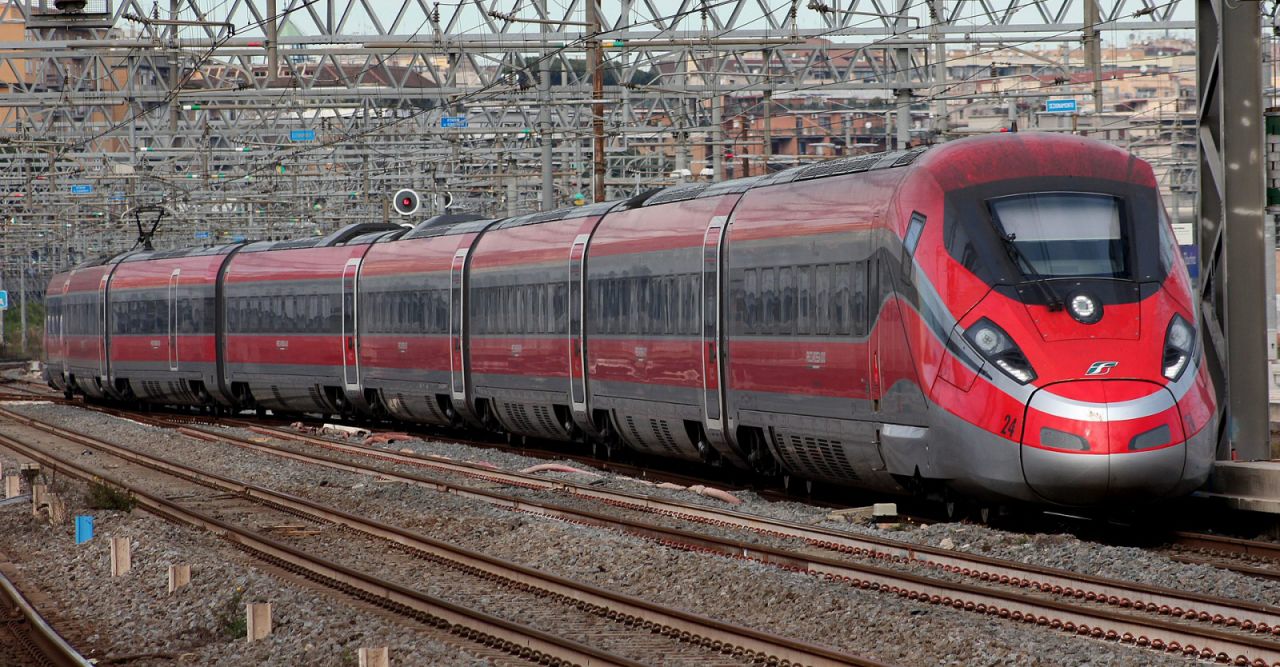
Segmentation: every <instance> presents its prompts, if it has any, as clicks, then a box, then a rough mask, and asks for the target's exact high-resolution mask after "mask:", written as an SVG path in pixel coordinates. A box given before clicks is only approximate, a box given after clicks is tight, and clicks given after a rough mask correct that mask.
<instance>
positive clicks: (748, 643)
mask: <svg viewBox="0 0 1280 667" xmlns="http://www.w3.org/2000/svg"><path fill="white" fill-rule="evenodd" d="M4 413H5V411H3V410H0V414H4ZM4 416H6V417H9V416H10V415H8V414H4ZM27 419H29V418H27ZM21 423H24V425H26V426H31V427H33V428H41V426H40V424H42V423H43V422H40V421H39V420H30V421H29V422H25V421H24V422H21ZM44 426H50V427H52V428H53V429H57V430H58V431H62V429H58V427H53V426H52V425H50V424H44ZM41 430H45V429H43V428H42V429H41ZM46 432H51V433H53V434H54V435H57V436H58V437H62V438H66V439H68V440H70V441H72V442H75V443H77V444H81V445H85V446H88V447H93V448H95V449H98V450H99V451H103V452H106V453H108V454H111V455H112V456H115V457H118V458H121V459H124V460H126V461H129V462H130V463H133V464H136V465H140V466H145V467H148V468H151V469H154V470H159V471H161V472H164V473H166V474H170V475H173V476H176V477H180V478H183V479H186V480H188V481H192V482H195V483H197V484H201V485H204V486H208V487H213V488H216V489H219V490H222V491H226V492H231V493H234V494H237V495H241V496H244V497H247V498H251V499H254V500H257V501H259V502H264V503H266V504H270V505H275V506H277V507H280V508H282V509H284V510H285V511H288V512H290V513H293V514H300V515H304V516H307V517H310V518H315V519H317V520H320V521H322V522H326V523H331V524H336V525H339V526H343V527H347V528H351V529H353V530H356V531H358V532H362V533H365V534H367V535H371V536H373V537H376V538H379V539H383V540H387V541H390V542H393V543H396V544H399V545H401V546H404V547H407V548H409V549H412V550H415V551H420V552H423V553H426V554H428V555H431V556H435V557H439V558H443V559H446V560H449V561H452V562H455V563H457V564H459V565H462V566H464V567H467V568H472V569H476V570H480V571H483V572H485V573H488V574H489V575H493V576H497V577H501V578H503V579H507V580H509V581H511V582H513V583H515V584H517V585H522V586H529V587H534V588H537V589H540V590H542V591H545V592H547V593H549V594H552V595H558V596H563V597H567V598H570V599H573V600H575V601H577V602H580V603H584V604H589V605H594V606H596V607H599V608H602V609H604V610H605V611H609V612H619V613H621V614H624V615H629V616H631V617H632V618H631V619H626V617H625V616H624V617H623V618H624V620H634V621H635V622H637V623H649V624H652V626H653V627H654V629H655V631H657V632H660V633H662V634H664V635H667V636H672V637H677V638H679V637H681V636H682V634H683V636H684V637H687V638H688V641H690V642H694V643H705V644H706V645H709V646H713V647H715V648H717V649H718V650H726V649H725V648H724V647H728V649H729V650H730V652H732V653H734V654H735V655H736V654H739V653H745V654H748V655H753V656H755V657H757V658H759V660H760V661H761V662H762V663H766V664H774V663H778V664H793V665H812V666H814V667H826V666H832V667H834V666H839V665H857V666H862V667H883V665H884V663H881V662H878V661H874V660H868V659H865V658H859V657H856V656H851V655H848V654H846V653H842V652H839V651H836V650H833V649H830V648H827V647H823V646H818V645H815V644H811V643H808V642H804V641H800V640H797V639H792V638H788V637H783V636H780V635H775V634H772V633H768V632H762V631H759V630H754V629H751V628H743V627H738V626H734V625H732V624H729V623H725V622H723V621H718V620H715V619H711V618H707V617H704V616H700V615H697V614H693V613H690V612H686V611H683V610H679V609H675V608H672V607H666V606H663V605H660V604H657V603H653V602H649V601H647V600H642V599H640V598H636V597H633V596H628V595H623V594H620V593H614V592H612V591H608V590H605V589H602V588H598V587H595V586H592V585H590V584H585V583H580V582H575V581H572V580H570V579H567V578H565V577H559V576H556V575H552V574H548V573H544V572H540V571H538V570H535V569H533V568H530V567H525V566H522V565H519V564H516V563H511V562H508V561H504V560H502V559H499V558H495V557H492V556H488V555H485V554H482V553H479V552H476V551H472V550H469V549H464V548H461V547H458V546H454V545H451V544H448V543H445V542H441V541H438V540H434V539H431V538H429V537H426V536H423V535H420V534H418V533H414V532H412V531H409V530H405V529H403V528H399V527H396V526H391V525H389V524H385V523H382V522H378V521H374V520H371V519H367V518H363V517H359V516H356V515H354V514H351V513H349V512H345V511H343V510H339V509H336V508H331V507H326V506H324V505H321V504H319V503H316V502H313V501H310V500H307V499H305V498H301V497H298V496H294V495H291V494H286V493H282V492H279V491H273V490H271V489H268V488H265V487H262V486H259V485H256V484H249V483H246V482H242V481H239V480H235V479H231V478H229V477H225V476H222V475H219V474H217V473H212V472H208V471H203V470H198V469H195V468H191V467H189V466H185V465H182V464H178V463H174V462H171V461H165V460H163V459H159V458H156V457H153V456H148V455H146V454H142V453H140V452H137V451H134V450H131V449H128V448H125V447H121V446H118V445H115V444H112V443H109V442H105V441H101V440H98V439H96V438H87V437H84V436H80V435H78V434H74V433H71V432H69V431H62V432H54V431H46ZM3 440H4V437H3V436H0V442H2V441H3ZM732 649H738V650H732Z"/></svg>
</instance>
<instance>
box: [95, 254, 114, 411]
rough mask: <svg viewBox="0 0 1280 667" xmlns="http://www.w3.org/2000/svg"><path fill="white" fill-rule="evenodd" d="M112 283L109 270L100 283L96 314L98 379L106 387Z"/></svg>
mask: <svg viewBox="0 0 1280 667" xmlns="http://www.w3.org/2000/svg"><path fill="white" fill-rule="evenodd" d="M110 281H111V271H110V270H107V271H106V272H105V273H103V274H102V280H100V281H98V312H97V313H96V314H95V317H96V318H97V320H98V321H97V325H98V326H97V331H98V379H99V382H101V383H102V386H104V387H105V386H107V385H108V381H107V373H108V371H109V370H110V369H109V368H108V367H107V308H108V307H109V306H108V304H107V285H108V284H109V283H110Z"/></svg>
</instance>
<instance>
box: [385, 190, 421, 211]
mask: <svg viewBox="0 0 1280 667" xmlns="http://www.w3.org/2000/svg"><path fill="white" fill-rule="evenodd" d="M392 204H394V205H395V207H396V213H399V214H400V215H413V214H414V213H417V212H418V207H420V206H421V205H422V199H421V198H420V197H418V193H417V191H416V190H411V189H409V188H404V189H403V190H400V191H399V192H397V193H396V196H395V199H393V200H392Z"/></svg>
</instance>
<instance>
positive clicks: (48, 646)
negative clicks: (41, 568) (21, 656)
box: [0, 573, 93, 667]
mask: <svg viewBox="0 0 1280 667" xmlns="http://www.w3.org/2000/svg"><path fill="white" fill-rule="evenodd" d="M0 600H3V601H5V602H6V603H7V604H4V605H3V606H4V607H5V608H11V609H16V610H17V611H18V612H19V613H20V614H21V618H22V619H23V620H24V621H25V622H26V628H27V630H28V633H27V634H29V635H30V637H31V639H32V640H33V641H34V643H35V646H33V647H32V648H33V649H34V650H36V651H38V652H39V654H40V656H42V657H43V658H45V660H46V661H47V662H48V663H49V664H51V665H54V666H55V667H92V665H93V663H91V662H89V661H88V660H86V659H85V657H84V656H82V655H80V652H79V651H77V650H75V648H73V647H72V646H71V644H68V643H67V640H65V639H63V638H62V635H59V634H58V631H57V630H54V629H53V626H51V625H49V623H48V621H46V620H45V619H44V617H43V616H41V615H40V612H39V611H38V610H37V609H36V608H35V607H34V606H33V605H32V604H31V603H30V602H28V601H27V598H26V597H25V596H23V595H22V592H21V591H19V590H18V587H17V586H14V585H13V582H12V581H9V578H8V577H6V576H4V574H3V573H0Z"/></svg>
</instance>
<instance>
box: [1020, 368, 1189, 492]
mask: <svg viewBox="0 0 1280 667" xmlns="http://www.w3.org/2000/svg"><path fill="white" fill-rule="evenodd" d="M1024 424H1025V427H1024V428H1023V432H1022V446H1021V447H1020V448H1019V449H1020V450H1021V456H1022V473H1023V476H1024V478H1025V479H1026V482H1027V485H1028V486H1030V487H1031V489H1032V490H1033V491H1035V492H1036V493H1037V494H1039V495H1040V496H1042V497H1043V498H1044V499H1045V500H1048V501H1050V502H1053V503H1059V504H1063V505H1096V504H1099V503H1102V502H1104V501H1113V500H1138V499H1145V500H1153V499H1157V498H1160V497H1163V496H1165V495H1167V494H1169V493H1171V492H1172V491H1173V490H1174V488H1175V487H1176V486H1177V485H1178V483H1179V480H1181V478H1182V470H1183V466H1184V464H1185V462H1186V442H1185V441H1186V436H1185V434H1184V433H1183V429H1182V419H1181V418H1180V416H1179V413H1178V407H1177V404H1176V403H1175V402H1174V400H1173V395H1172V394H1170V393H1169V391H1168V390H1167V389H1165V388H1164V387H1163V386H1161V385H1158V384H1156V383H1154V382H1142V381H1136V380H1079V381H1072V382H1061V383H1057V384H1052V385H1048V386H1046V387H1042V388H1041V389H1039V390H1037V391H1036V393H1035V394H1033V395H1032V397H1031V400H1030V401H1029V402H1028V404H1027V411H1026V417H1025V418H1024Z"/></svg>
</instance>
